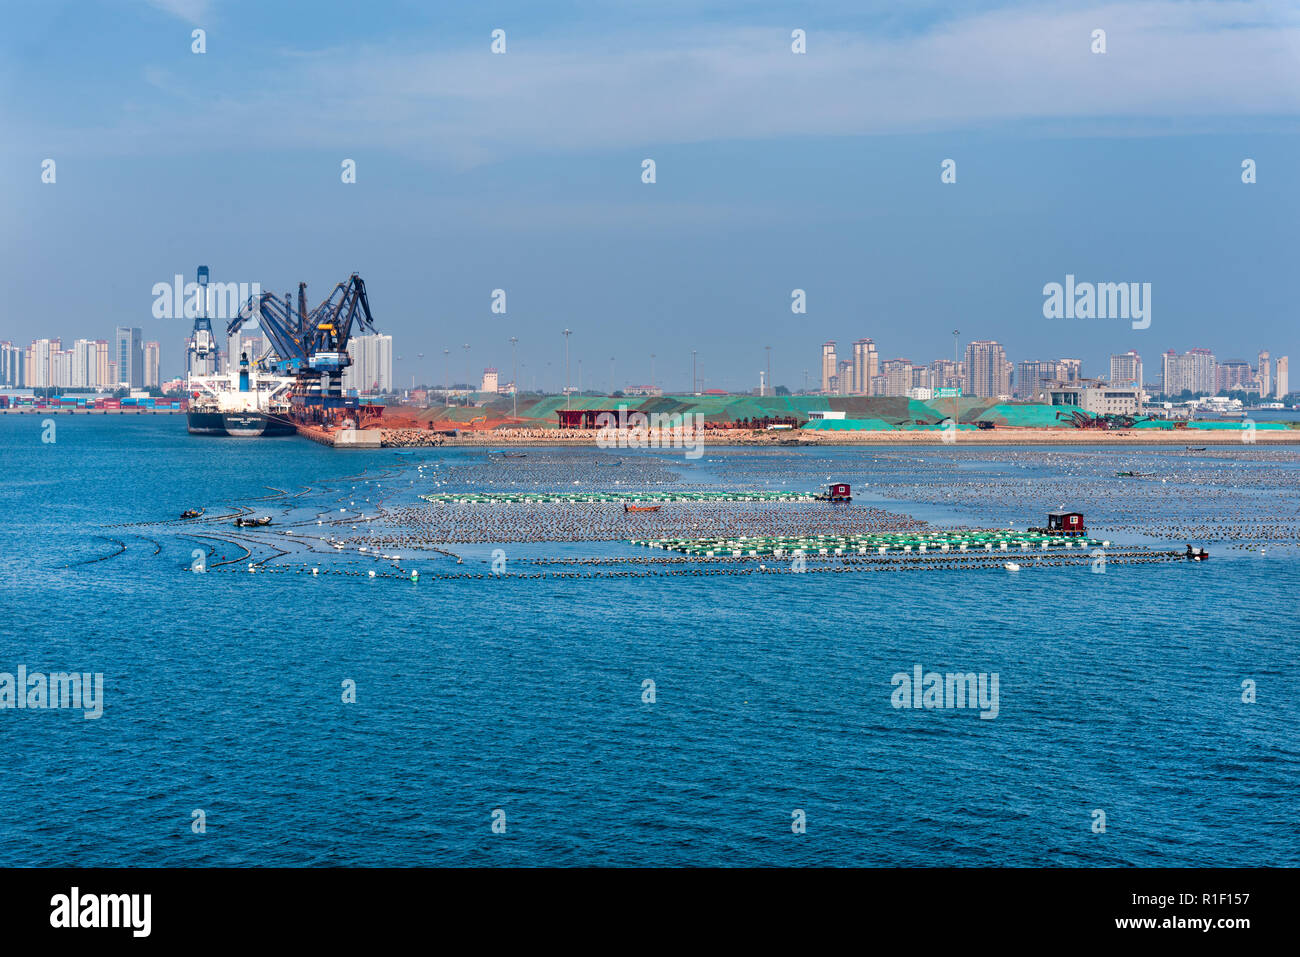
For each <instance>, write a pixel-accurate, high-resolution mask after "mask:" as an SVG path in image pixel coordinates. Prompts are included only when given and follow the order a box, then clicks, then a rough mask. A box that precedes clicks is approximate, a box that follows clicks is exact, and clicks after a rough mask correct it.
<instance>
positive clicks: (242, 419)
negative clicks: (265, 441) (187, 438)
mask: <svg viewBox="0 0 1300 957" xmlns="http://www.w3.org/2000/svg"><path fill="white" fill-rule="evenodd" d="M187 418H188V422H189V431H190V434H191V435H226V436H231V437H233V438H240V439H246V438H248V439H251V438H267V437H271V436H277V435H294V434H295V433H296V432H297V431H298V430H297V429H296V428H294V425H293V423H292V422H290V421H288V420H287V419H283V418H280V417H278V416H270V415H266V414H265V413H262V412H189V413H187Z"/></svg>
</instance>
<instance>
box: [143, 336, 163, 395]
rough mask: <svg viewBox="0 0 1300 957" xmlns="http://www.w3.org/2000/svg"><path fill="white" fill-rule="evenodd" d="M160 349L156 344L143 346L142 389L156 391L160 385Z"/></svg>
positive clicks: (150, 343)
mask: <svg viewBox="0 0 1300 957" xmlns="http://www.w3.org/2000/svg"><path fill="white" fill-rule="evenodd" d="M161 372H162V348H161V347H160V346H159V345H158V343H156V342H146V343H145V344H144V387H145V388H146V389H156V388H158V386H160V385H162V374H161Z"/></svg>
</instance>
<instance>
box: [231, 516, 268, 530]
mask: <svg viewBox="0 0 1300 957" xmlns="http://www.w3.org/2000/svg"><path fill="white" fill-rule="evenodd" d="M270 524H271V516H270V515H263V516H262V517H261V518H253V517H252V516H251V515H243V516H240V517H239V518H237V519H235V525H236V527H238V528H262V527H263V526H266V525H270Z"/></svg>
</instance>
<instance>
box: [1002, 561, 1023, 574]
mask: <svg viewBox="0 0 1300 957" xmlns="http://www.w3.org/2000/svg"><path fill="white" fill-rule="evenodd" d="M1002 567H1003V568H1005V569H1006V570H1007V571H1009V572H1018V571H1020V566H1019V565H1017V564H1016V563H1015V562H1007V563H1006V564H1005V565H1003V566H1002Z"/></svg>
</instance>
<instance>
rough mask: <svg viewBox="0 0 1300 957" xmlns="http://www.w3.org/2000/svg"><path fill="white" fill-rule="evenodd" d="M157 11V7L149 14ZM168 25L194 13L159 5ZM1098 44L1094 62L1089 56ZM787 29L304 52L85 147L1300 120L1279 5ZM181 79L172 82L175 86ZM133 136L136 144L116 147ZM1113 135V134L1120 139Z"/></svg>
mask: <svg viewBox="0 0 1300 957" xmlns="http://www.w3.org/2000/svg"><path fill="white" fill-rule="evenodd" d="M152 2H158V3H160V4H162V3H163V0H152ZM165 5H167V6H169V7H176V8H181V7H189V6H191V5H194V6H199V5H201V0H193V2H192V3H191V2H190V0H167V3H166V4H165ZM1096 28H1101V29H1104V30H1106V33H1107V42H1108V50H1109V52H1107V53H1106V54H1105V55H1094V54H1092V53H1091V52H1090V50H1089V47H1090V42H1091V40H1090V37H1091V33H1092V31H1093V29H1096ZM808 29H809V36H808V53H807V54H806V55H802V56H799V55H795V54H793V53H791V52H790V48H789V31H788V30H784V29H725V28H715V29H696V30H692V31H690V32H685V33H680V34H659V35H656V36H641V35H624V36H617V37H599V36H587V35H583V36H578V35H571V34H566V35H563V36H556V37H530V38H529V39H528V42H527V43H524V42H521V41H520V40H518V39H516V40H514V41H512V43H511V47H510V51H511V52H510V53H508V54H506V55H504V56H494V55H492V54H490V53H489V52H488V43H487V39H486V35H485V39H484V42H483V43H482V44H480V45H478V46H477V47H475V48H474V49H470V50H460V51H455V52H450V53H448V52H435V51H428V50H421V51H402V50H400V49H397V50H395V49H393V48H391V47H390V48H386V49H379V48H375V47H363V48H361V49H356V48H348V49H340V50H337V51H298V52H299V53H300V54H305V55H298V56H281V57H276V58H274V60H273V61H270V62H272V63H273V65H272V66H270V67H267V68H265V69H264V70H259V71H256V72H255V73H254V74H253V75H251V76H250V81H251V82H252V83H253V84H255V85H254V86H253V89H255V90H257V91H258V92H256V93H253V92H246V91H245V92H231V93H229V94H227V95H226V96H225V97H223V98H220V99H218V100H216V101H214V102H212V104H211V105H210V106H209V107H207V108H206V109H205V110H204V111H203V112H202V113H201V114H199V113H194V112H182V111H180V110H177V109H175V108H174V107H171V106H159V107H157V108H156V109H155V111H154V113H153V114H152V115H151V116H149V117H148V122H153V123H156V124H157V125H158V126H159V129H161V130H165V131H166V134H165V135H154V136H151V135H150V131H149V130H147V129H142V128H141V126H140V124H141V118H140V117H138V116H137V117H134V118H132V119H130V120H127V121H123V122H122V123H121V124H119V125H118V126H117V128H115V129H109V130H99V131H96V136H100V137H104V138H106V142H104V143H102V144H101V145H104V146H107V148H110V149H111V148H114V141H116V148H117V149H120V150H123V151H130V150H132V149H139V148H148V147H149V144H150V142H151V140H153V141H155V142H158V143H159V144H160V146H161V148H169V147H170V145H171V144H176V143H188V144H194V143H202V144H203V145H204V148H221V146H222V145H223V144H225V145H230V146H231V147H232V148H238V147H235V146H234V144H236V143H242V142H247V137H248V134H249V131H250V130H257V129H265V130H268V131H270V132H271V134H272V135H273V136H274V137H275V138H276V139H277V140H279V141H281V142H284V143H293V144H295V145H296V146H299V147H305V148H336V147H337V148H340V149H344V148H347V147H349V146H355V147H357V148H360V147H362V146H373V147H376V148H380V149H393V150H397V151H401V152H406V153H409V154H413V155H418V156H427V157H429V158H431V159H437V160H440V161H444V162H451V163H456V164H466V165H472V164H475V163H479V162H482V161H485V160H490V159H492V158H494V157H501V156H508V155H514V154H518V153H528V152H530V151H565V150H587V149H623V148H638V149H639V148H642V147H648V146H652V145H660V144H673V143H687V142H701V141H708V140H727V139H732V140H734V139H761V138H769V137H787V136H791V135H854V134H874V133H895V132H907V131H927V130H945V129H960V128H977V127H987V126H989V125H991V124H998V123H1003V122H1016V121H1031V122H1043V123H1049V124H1052V125H1053V128H1054V129H1057V130H1059V129H1060V127H1061V125H1062V123H1063V122H1064V123H1065V124H1068V123H1070V122H1072V121H1075V120H1077V121H1078V122H1080V123H1081V124H1086V126H1087V128H1088V130H1089V132H1090V133H1091V134H1093V135H1095V134H1096V133H1097V132H1098V131H1099V126H1098V123H1097V122H1096V118H1099V117H1100V118H1112V119H1114V120H1118V121H1122V125H1123V127H1124V129H1126V130H1130V131H1131V129H1132V121H1133V120H1134V119H1141V118H1146V117H1150V118H1152V119H1155V120H1157V121H1158V122H1159V125H1160V128H1161V129H1174V128H1176V123H1175V125H1172V126H1171V125H1170V124H1169V122H1168V121H1170V120H1173V121H1178V122H1184V123H1188V124H1193V123H1196V124H1199V125H1200V127H1201V128H1203V125H1204V124H1203V121H1204V118H1205V117H1216V116H1233V117H1241V116H1257V117H1263V116H1275V115H1284V116H1291V117H1294V116H1297V115H1300V79H1297V77H1300V73H1298V72H1297V69H1296V67H1297V62H1298V61H1300V14H1297V12H1296V10H1295V8H1292V7H1283V6H1279V5H1277V4H1241V3H1234V4H1220V3H1210V2H1193V3H1181V2H1149V3H1135V4H1113V5H1101V6H1096V7H1093V8H1091V9H1087V10H1078V9H1072V10H1061V9H1055V8H1053V9H1050V10H1041V9H1040V10H1034V9H1026V8H1012V9H1003V10H998V11H995V12H989V13H984V14H979V15H975V16H969V17H965V18H962V19H958V20H952V21H948V22H946V23H943V24H941V25H939V26H937V27H934V28H932V29H930V30H928V31H926V32H921V33H914V34H912V35H909V36H904V37H889V38H879V37H872V36H868V35H863V34H856V33H846V32H835V33H832V32H822V31H819V30H818V29H816V27H815V26H812V25H810V26H809V27H808ZM177 79H183V77H178V78H177ZM127 124H129V125H130V128H129V129H128V128H126V127H127ZM1118 125H1120V124H1117V126H1118Z"/></svg>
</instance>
